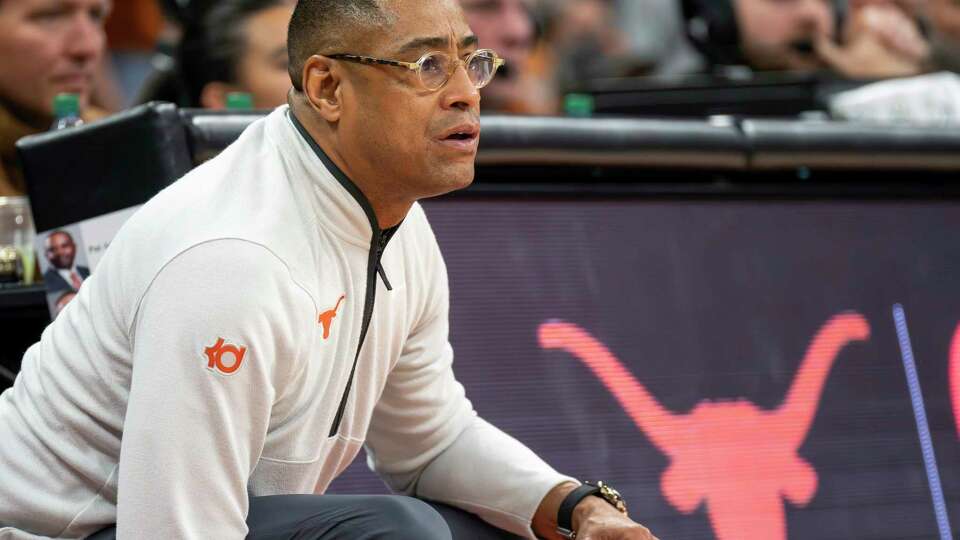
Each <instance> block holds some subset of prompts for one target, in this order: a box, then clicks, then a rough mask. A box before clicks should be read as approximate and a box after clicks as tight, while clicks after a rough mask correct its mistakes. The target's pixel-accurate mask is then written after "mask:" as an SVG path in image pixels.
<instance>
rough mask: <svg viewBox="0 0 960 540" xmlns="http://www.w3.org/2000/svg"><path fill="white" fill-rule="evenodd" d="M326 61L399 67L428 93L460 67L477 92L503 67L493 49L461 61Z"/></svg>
mask: <svg viewBox="0 0 960 540" xmlns="http://www.w3.org/2000/svg"><path fill="white" fill-rule="evenodd" d="M327 58H333V59H336V60H346V61H348V62H357V63H359V64H367V65H374V64H380V65H384V66H396V67H402V68H406V69H409V70H410V71H415V72H416V73H417V76H418V77H419V79H420V84H421V85H423V87H424V88H426V89H427V90H431V91H433V90H439V89H441V88H443V86H444V85H445V84H447V81H449V80H450V78H451V77H453V74H454V73H455V72H456V71H457V67H459V66H461V65H462V66H463V68H464V69H465V70H466V71H467V77H468V78H469V79H470V82H471V83H473V86H474V87H476V88H477V89H480V88H483V87H484V86H486V85H488V84H490V81H492V80H493V76H494V75H496V73H497V69H499V68H500V66H502V65H503V64H504V60H503V58H500V57H499V56H497V53H495V52H493V50H491V49H479V50H476V51H474V52H473V53H471V54H470V56H468V57H466V58H465V59H463V60H461V59H459V58H457V57H454V56H450V55H449V54H447V53H444V52H440V51H434V52H428V53H427V54H425V55H423V56H421V57H420V59H419V60H417V61H416V62H403V61H400V60H385V59H383V58H374V57H372V56H358V55H355V54H329V55H327Z"/></svg>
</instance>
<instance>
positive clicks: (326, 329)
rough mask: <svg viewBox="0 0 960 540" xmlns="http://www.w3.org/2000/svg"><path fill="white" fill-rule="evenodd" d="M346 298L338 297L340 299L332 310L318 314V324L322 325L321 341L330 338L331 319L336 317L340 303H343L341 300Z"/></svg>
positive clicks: (343, 296)
mask: <svg viewBox="0 0 960 540" xmlns="http://www.w3.org/2000/svg"><path fill="white" fill-rule="evenodd" d="M344 298H346V296H345V295H342V294H341V295H340V299H339V300H337V305H335V306H333V309H328V310H327V311H324V312H323V313H321V314H320V317H319V320H318V321H317V322H319V323H320V324H321V325H323V339H327V338H328V337H330V326H331V325H332V324H333V318H334V317H336V316H337V310H338V309H340V302H343V299H344Z"/></svg>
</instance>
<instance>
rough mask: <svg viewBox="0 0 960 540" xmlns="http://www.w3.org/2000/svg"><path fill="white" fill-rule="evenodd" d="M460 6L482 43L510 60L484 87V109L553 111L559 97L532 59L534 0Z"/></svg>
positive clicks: (473, 0)
mask: <svg viewBox="0 0 960 540" xmlns="http://www.w3.org/2000/svg"><path fill="white" fill-rule="evenodd" d="M460 6H461V7H462V8H463V11H464V14H465V15H466V18H467V23H468V24H469V25H470V28H471V29H472V30H473V31H474V33H476V35H477V37H478V38H479V39H480V45H481V46H482V47H488V48H490V49H493V50H495V51H497V54H499V55H501V57H502V58H503V59H504V60H506V64H505V65H504V66H503V67H501V68H500V71H499V72H498V73H497V77H496V78H495V79H494V80H493V82H491V83H490V84H489V85H488V86H486V87H485V88H483V90H482V91H481V95H482V96H483V109H484V111H494V112H514V113H545V112H552V111H553V110H554V109H555V106H554V102H555V101H556V97H555V96H554V95H553V93H552V92H551V90H550V87H549V85H547V84H546V83H545V81H543V79H542V73H541V70H538V69H537V68H536V66H535V65H534V64H533V63H532V62H531V56H532V54H533V52H534V48H535V46H536V41H537V35H536V27H535V23H534V19H533V14H532V12H531V11H532V6H531V3H530V0H460Z"/></svg>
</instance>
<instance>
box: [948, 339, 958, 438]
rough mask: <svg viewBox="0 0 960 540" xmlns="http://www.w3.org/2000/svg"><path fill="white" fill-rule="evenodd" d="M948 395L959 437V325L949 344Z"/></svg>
mask: <svg viewBox="0 0 960 540" xmlns="http://www.w3.org/2000/svg"><path fill="white" fill-rule="evenodd" d="M950 395H951V396H953V419H954V421H955V422H956V423H957V437H960V324H958V325H957V329H956V331H954V333H953V340H951V342H950Z"/></svg>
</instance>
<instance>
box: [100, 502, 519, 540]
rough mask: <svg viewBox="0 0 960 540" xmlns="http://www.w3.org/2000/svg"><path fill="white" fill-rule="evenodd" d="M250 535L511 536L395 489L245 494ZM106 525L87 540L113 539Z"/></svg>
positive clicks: (323, 538) (280, 538) (363, 539)
mask: <svg viewBox="0 0 960 540" xmlns="http://www.w3.org/2000/svg"><path fill="white" fill-rule="evenodd" d="M247 527H248V528H249V529H250V533H249V534H248V535H247V538H248V539H250V540H294V539H296V540H341V539H342V540H374V539H391V540H392V539H397V540H408V539H409V540H441V539H442V540H450V539H451V538H454V539H457V540H460V539H464V540H500V539H514V538H517V537H516V536H514V535H512V534H509V533H507V532H504V531H501V530H499V529H496V528H494V527H491V526H490V525H488V524H486V523H485V522H483V521H481V520H480V519H479V518H477V517H476V516H474V515H473V514H469V513H467V512H464V511H463V510H460V509H457V508H453V507H451V506H447V505H444V504H438V503H427V502H424V501H421V500H419V499H414V498H412V497H403V496H400V495H273V496H269V497H253V498H251V499H250V512H249V514H248V515H247ZM116 534H117V531H116V528H115V527H109V528H107V529H104V530H102V531H100V532H98V533H96V534H94V535H93V536H90V537H88V540H114V539H115V538H116Z"/></svg>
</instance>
